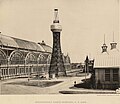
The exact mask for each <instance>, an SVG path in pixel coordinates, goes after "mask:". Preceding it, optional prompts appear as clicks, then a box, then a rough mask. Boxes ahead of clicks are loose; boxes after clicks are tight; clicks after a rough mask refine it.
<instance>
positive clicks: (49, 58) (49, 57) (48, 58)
mask: <svg viewBox="0 0 120 104" xmlns="http://www.w3.org/2000/svg"><path fill="white" fill-rule="evenodd" d="M50 62H51V54H49V55H48V57H47V64H50Z"/></svg>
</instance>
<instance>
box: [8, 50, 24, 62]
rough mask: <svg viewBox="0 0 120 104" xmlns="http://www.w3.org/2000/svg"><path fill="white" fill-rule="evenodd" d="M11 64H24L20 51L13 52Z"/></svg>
mask: <svg viewBox="0 0 120 104" xmlns="http://www.w3.org/2000/svg"><path fill="white" fill-rule="evenodd" d="M9 63H10V64H24V57H23V54H22V53H21V52H20V51H13V52H12V53H11V54H10V57H9Z"/></svg>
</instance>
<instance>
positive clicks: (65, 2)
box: [0, 0, 120, 62]
mask: <svg viewBox="0 0 120 104" xmlns="http://www.w3.org/2000/svg"><path fill="white" fill-rule="evenodd" d="M54 8H58V9H59V19H60V23H61V25H62V28H63V30H62V32H61V47H62V52H63V53H65V54H67V53H68V54H69V56H70V57H71V61H72V62H83V60H84V59H85V56H86V55H90V57H93V58H94V57H95V54H96V53H99V52H101V45H102V44H103V40H104V34H106V44H107V45H108V50H109V49H110V45H109V44H110V42H111V41H112V37H113V31H114V34H115V35H114V36H115V41H116V42H119V31H118V30H119V20H118V19H119V14H118V12H119V10H118V0H0V31H1V32H2V34H5V35H8V36H13V37H17V38H21V39H26V40H30V41H34V42H36V43H38V42H41V41H42V40H44V41H45V42H46V44H49V45H50V46H52V32H51V31H50V25H51V24H52V21H53V18H54V17H53V16H54V15H53V10H54ZM119 43H120V42H119ZM118 48H119V44H118Z"/></svg>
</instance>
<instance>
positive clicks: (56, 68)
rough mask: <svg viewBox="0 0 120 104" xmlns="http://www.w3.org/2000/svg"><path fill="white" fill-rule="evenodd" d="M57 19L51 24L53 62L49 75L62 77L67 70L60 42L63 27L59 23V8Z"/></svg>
mask: <svg viewBox="0 0 120 104" xmlns="http://www.w3.org/2000/svg"><path fill="white" fill-rule="evenodd" d="M54 14H55V19H54V21H53V24H52V25H51V31H52V33H53V50H52V57H51V63H50V68H49V77H50V78H53V77H60V76H66V70H65V66H64V61H63V54H62V51H61V43H60V32H61V31H62V27H61V25H60V24H59V19H58V9H54Z"/></svg>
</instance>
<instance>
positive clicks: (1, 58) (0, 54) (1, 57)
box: [0, 49, 7, 65]
mask: <svg viewBox="0 0 120 104" xmlns="http://www.w3.org/2000/svg"><path fill="white" fill-rule="evenodd" d="M3 64H7V56H6V54H5V52H4V51H3V50H1V49H0V65H3Z"/></svg>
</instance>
